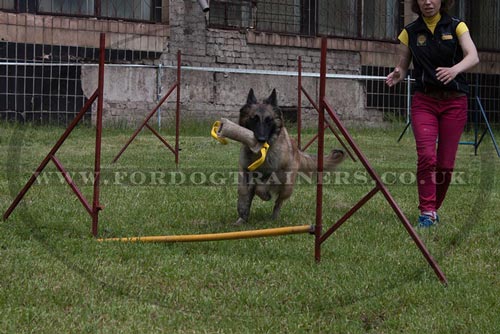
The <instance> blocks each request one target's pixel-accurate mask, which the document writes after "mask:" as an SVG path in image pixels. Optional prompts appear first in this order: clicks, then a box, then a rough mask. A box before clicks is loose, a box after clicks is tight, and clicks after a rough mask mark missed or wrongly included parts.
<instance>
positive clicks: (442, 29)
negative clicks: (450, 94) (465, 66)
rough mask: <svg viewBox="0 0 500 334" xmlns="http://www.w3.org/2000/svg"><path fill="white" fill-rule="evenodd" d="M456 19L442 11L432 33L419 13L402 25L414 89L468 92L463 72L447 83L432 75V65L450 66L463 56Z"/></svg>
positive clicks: (434, 72) (434, 71) (435, 66)
mask: <svg viewBox="0 0 500 334" xmlns="http://www.w3.org/2000/svg"><path fill="white" fill-rule="evenodd" d="M460 22H461V21H460V20H459V19H457V18H455V17H451V16H450V15H448V14H446V13H443V14H442V15H441V20H439V22H438V24H437V25H436V29H435V30H434V34H433V33H432V32H431V31H430V30H429V28H428V27H427V25H426V24H425V22H424V20H423V19H422V17H421V16H420V17H419V18H418V19H417V20H415V21H414V22H412V23H410V24H409V25H407V26H406V27H405V29H406V31H407V32H408V47H409V48H410V50H411V53H412V57H413V67H414V70H413V78H414V79H415V81H416V86H415V90H416V91H421V92H425V91H428V90H436V89H441V90H453V91H459V92H463V93H466V94H468V93H469V86H468V85H467V82H466V80H465V74H463V73H460V74H458V75H457V76H456V78H455V79H454V80H453V81H451V82H450V83H449V84H447V85H444V84H443V83H441V81H439V80H438V79H437V78H436V68H438V67H452V66H453V65H455V64H457V63H459V62H460V61H461V60H462V59H463V58H464V55H463V52H462V48H461V47H460V44H459V41H458V37H457V33H456V30H457V26H458V24H459V23H460Z"/></svg>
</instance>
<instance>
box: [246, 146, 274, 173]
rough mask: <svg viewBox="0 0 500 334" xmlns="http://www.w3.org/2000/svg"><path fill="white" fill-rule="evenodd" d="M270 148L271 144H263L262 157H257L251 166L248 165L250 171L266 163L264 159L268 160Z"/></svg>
mask: <svg viewBox="0 0 500 334" xmlns="http://www.w3.org/2000/svg"><path fill="white" fill-rule="evenodd" d="M268 149H269V144H268V143H264V145H262V148H261V149H260V158H259V159H257V160H256V161H255V162H254V163H252V164H251V165H250V166H248V167H247V168H248V170H249V171H251V172H253V171H254V170H256V169H257V168H259V167H260V165H262V164H263V163H264V161H265V160H266V155H267V150H268Z"/></svg>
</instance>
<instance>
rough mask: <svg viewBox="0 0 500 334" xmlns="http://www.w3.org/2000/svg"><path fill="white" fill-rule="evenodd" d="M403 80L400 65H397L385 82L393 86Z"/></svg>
mask: <svg viewBox="0 0 500 334" xmlns="http://www.w3.org/2000/svg"><path fill="white" fill-rule="evenodd" d="M401 80H403V76H402V75H401V71H400V69H399V67H396V68H395V69H394V71H392V72H391V73H389V75H388V76H387V78H385V83H386V85H387V86H389V87H392V86H394V85H396V84H398V83H399V82H401Z"/></svg>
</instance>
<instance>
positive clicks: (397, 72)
mask: <svg viewBox="0 0 500 334" xmlns="http://www.w3.org/2000/svg"><path fill="white" fill-rule="evenodd" d="M398 53H399V55H400V57H399V64H398V65H397V66H396V68H395V69H394V71H392V72H391V73H389V75H388V76H387V78H386V79H385V83H386V84H387V86H389V87H392V86H394V85H396V84H398V83H399V82H401V81H402V80H403V79H404V78H405V77H406V73H407V72H408V67H410V62H411V51H410V48H409V47H408V46H406V45H404V44H400V45H399V50H398Z"/></svg>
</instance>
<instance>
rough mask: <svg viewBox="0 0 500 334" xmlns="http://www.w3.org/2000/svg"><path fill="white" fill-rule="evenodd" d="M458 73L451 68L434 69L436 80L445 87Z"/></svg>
mask: <svg viewBox="0 0 500 334" xmlns="http://www.w3.org/2000/svg"><path fill="white" fill-rule="evenodd" d="M457 75H458V72H457V71H456V70H455V69H454V68H453V67H438V68H437V69H436V78H437V79H438V80H439V81H441V82H442V83H443V84H445V85H447V84H449V83H450V82H452V81H453V79H455V77H456V76H457Z"/></svg>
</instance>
